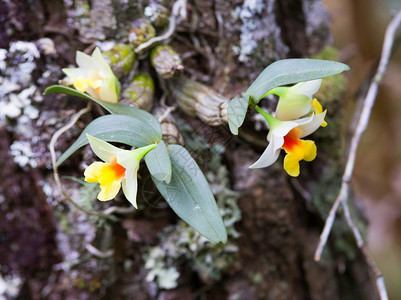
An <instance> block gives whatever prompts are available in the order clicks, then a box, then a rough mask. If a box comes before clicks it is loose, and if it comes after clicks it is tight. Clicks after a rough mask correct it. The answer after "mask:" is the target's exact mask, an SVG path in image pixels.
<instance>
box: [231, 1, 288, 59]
mask: <svg viewBox="0 0 401 300" xmlns="http://www.w3.org/2000/svg"><path fill="white" fill-rule="evenodd" d="M273 8H274V0H269V1H268V3H267V4H265V3H264V1H261V0H245V1H244V3H243V5H242V7H236V8H235V10H234V12H233V16H234V17H237V18H239V19H240V20H241V22H242V25H241V26H240V32H241V33H240V45H239V46H238V47H235V48H234V49H233V50H234V52H236V53H237V54H238V55H239V56H238V60H239V61H240V62H243V63H245V64H249V63H251V61H255V58H256V59H257V60H258V61H259V63H262V64H263V65H266V64H267V63H269V62H271V61H273V60H277V59H280V58H283V57H285V56H286V54H287V53H288V50H289V49H288V47H287V46H286V45H285V44H284V43H283V42H282V40H281V37H280V30H281V29H280V27H279V26H278V25H277V23H276V20H275V17H274V12H273ZM273 41H275V42H273ZM263 56H264V57H263ZM258 61H256V62H257V63H258ZM263 65H262V66H263Z"/></svg>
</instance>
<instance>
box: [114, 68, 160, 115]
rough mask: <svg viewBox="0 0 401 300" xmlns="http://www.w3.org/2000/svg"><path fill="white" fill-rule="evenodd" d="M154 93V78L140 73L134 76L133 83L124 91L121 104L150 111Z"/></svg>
mask: <svg viewBox="0 0 401 300" xmlns="http://www.w3.org/2000/svg"><path fill="white" fill-rule="evenodd" d="M154 91H155V85H154V83H153V79H152V77H150V76H149V75H148V74H145V73H139V74H137V75H135V76H134V79H133V80H132V82H131V83H130V84H129V85H128V87H127V88H126V89H125V90H124V92H123V94H122V100H121V101H120V102H121V103H123V104H127V105H133V106H135V107H137V108H140V109H144V110H148V111H149V110H150V109H151V108H152V104H153V94H154Z"/></svg>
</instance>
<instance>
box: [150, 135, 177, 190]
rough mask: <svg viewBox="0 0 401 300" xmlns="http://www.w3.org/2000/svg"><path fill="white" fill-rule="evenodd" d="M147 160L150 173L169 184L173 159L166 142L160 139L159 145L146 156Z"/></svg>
mask: <svg viewBox="0 0 401 300" xmlns="http://www.w3.org/2000/svg"><path fill="white" fill-rule="evenodd" d="M145 162H146V165H147V166H148V169H149V172H150V174H152V176H153V177H155V178H156V179H157V180H159V181H165V182H166V183H167V184H168V183H170V181H171V161H170V156H169V154H168V151H167V147H166V144H165V143H164V142H163V141H160V143H159V145H157V147H156V148H155V149H153V150H151V151H149V152H148V154H146V156H145Z"/></svg>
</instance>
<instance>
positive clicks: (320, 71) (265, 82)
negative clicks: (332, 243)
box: [245, 58, 349, 104]
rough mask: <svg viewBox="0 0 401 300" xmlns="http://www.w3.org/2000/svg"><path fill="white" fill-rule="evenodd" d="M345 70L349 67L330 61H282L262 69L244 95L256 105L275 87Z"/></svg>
mask: <svg viewBox="0 0 401 300" xmlns="http://www.w3.org/2000/svg"><path fill="white" fill-rule="evenodd" d="M347 70H349V66H347V65H346V64H343V63H339V62H335V61H330V60H321V59H308V58H294V59H283V60H279V61H276V62H274V63H272V64H271V65H269V66H268V67H267V68H266V69H264V70H263V72H262V73H260V75H259V76H258V77H257V78H256V80H255V81H254V82H253V83H252V85H251V86H250V87H249V88H248V90H247V91H246V92H245V95H248V96H251V97H252V98H253V99H254V100H255V101H256V103H257V102H259V100H260V99H261V98H263V97H264V96H265V95H266V93H267V92H268V91H270V90H271V89H273V88H275V87H277V86H281V85H286V84H292V83H297V82H301V81H309V80H314V79H319V78H324V77H328V76H331V75H335V74H338V73H341V72H343V71H347ZM256 103H255V104H256Z"/></svg>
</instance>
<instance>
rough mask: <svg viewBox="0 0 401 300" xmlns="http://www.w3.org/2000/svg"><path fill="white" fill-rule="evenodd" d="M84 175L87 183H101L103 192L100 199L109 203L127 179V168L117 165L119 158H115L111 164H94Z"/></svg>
mask: <svg viewBox="0 0 401 300" xmlns="http://www.w3.org/2000/svg"><path fill="white" fill-rule="evenodd" d="M84 175H85V181H87V182H97V183H99V185H100V190H101V191H100V193H99V194H98V199H99V200H101V201H107V200H111V199H113V198H114V197H115V196H116V195H117V193H118V191H119V190H120V188H121V181H122V179H123V178H125V168H124V167H123V166H121V165H119V164H118V163H117V156H113V157H112V158H111V161H110V162H109V163H103V162H94V163H92V164H91V165H90V166H89V167H88V168H87V169H86V170H85V173H84Z"/></svg>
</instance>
